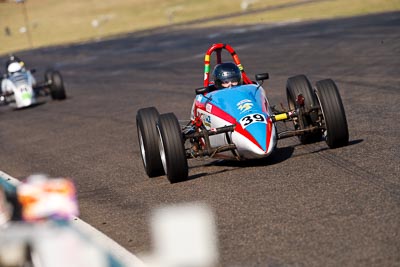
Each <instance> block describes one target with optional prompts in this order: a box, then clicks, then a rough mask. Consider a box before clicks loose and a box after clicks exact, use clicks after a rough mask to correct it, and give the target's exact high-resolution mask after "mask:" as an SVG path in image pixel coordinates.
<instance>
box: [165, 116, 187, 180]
mask: <svg viewBox="0 0 400 267" xmlns="http://www.w3.org/2000/svg"><path fill="white" fill-rule="evenodd" d="M157 127H158V130H159V134H160V144H159V147H160V155H161V161H162V163H163V167H164V171H165V173H166V175H167V178H168V180H169V181H170V182H171V183H177V182H182V181H185V180H187V178H188V172H189V167H188V162H187V158H186V153H185V147H184V141H183V137H182V131H181V128H180V125H179V122H178V119H177V118H176V116H175V114H173V113H166V114H162V115H160V117H159V118H158V124H157Z"/></svg>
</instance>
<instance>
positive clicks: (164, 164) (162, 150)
mask: <svg viewBox="0 0 400 267" xmlns="http://www.w3.org/2000/svg"><path fill="white" fill-rule="evenodd" d="M157 130H158V134H159V135H160V138H159V140H160V141H159V143H158V144H159V149H160V157H161V162H162V165H163V168H164V172H165V173H168V172H167V159H166V156H165V149H164V143H163V141H162V136H161V132H160V128H159V127H158V126H157Z"/></svg>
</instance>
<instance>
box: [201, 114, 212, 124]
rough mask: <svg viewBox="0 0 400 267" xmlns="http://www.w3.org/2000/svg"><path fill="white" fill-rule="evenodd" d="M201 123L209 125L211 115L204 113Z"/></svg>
mask: <svg viewBox="0 0 400 267" xmlns="http://www.w3.org/2000/svg"><path fill="white" fill-rule="evenodd" d="M203 124H204V125H205V126H206V127H211V117H210V116H206V115H204V116H203Z"/></svg>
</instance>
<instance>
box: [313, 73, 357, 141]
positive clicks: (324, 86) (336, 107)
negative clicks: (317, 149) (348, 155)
mask: <svg viewBox="0 0 400 267" xmlns="http://www.w3.org/2000/svg"><path fill="white" fill-rule="evenodd" d="M316 87H317V88H316V94H317V98H318V101H319V104H320V107H321V111H322V116H323V119H324V122H325V128H326V131H325V141H326V144H327V145H328V146H329V148H337V147H342V146H345V145H347V144H348V142H349V130H348V126H347V120H346V114H345V111H344V107H343V103H342V99H341V97H340V94H339V90H338V88H337V86H336V84H335V82H334V81H333V80H331V79H326V80H322V81H318V82H317V83H316Z"/></svg>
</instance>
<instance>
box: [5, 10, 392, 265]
mask: <svg viewBox="0 0 400 267" xmlns="http://www.w3.org/2000/svg"><path fill="white" fill-rule="evenodd" d="M216 42H224V43H229V44H231V45H232V46H233V48H234V49H235V50H236V51H237V53H238V55H239V57H240V59H241V61H242V63H243V65H244V67H245V70H246V72H247V73H248V74H249V75H251V76H253V75H254V74H255V73H259V72H265V71H268V72H269V73H270V80H269V81H268V82H267V83H266V84H265V85H264V88H265V89H266V91H267V93H268V95H269V99H270V102H271V103H273V104H277V105H278V106H279V105H280V103H281V102H282V103H283V104H284V105H286V95H285V84H286V79H287V78H288V77H290V76H293V75H296V74H301V73H303V74H306V75H308V76H309V78H310V79H311V80H312V81H313V82H315V81H317V80H320V79H324V78H332V79H334V80H335V81H336V83H337V85H338V87H339V90H340V93H341V95H342V99H343V103H344V106H345V110H346V115H347V120H348V124H349V132H350V144H349V145H348V146H346V147H343V148H338V149H334V150H330V149H328V147H327V145H326V144H325V143H324V142H319V143H315V144H311V145H301V144H300V143H299V141H298V140H297V138H295V137H293V138H289V139H285V140H282V142H280V143H279V146H278V150H277V152H278V153H277V155H276V156H275V157H274V158H270V159H267V160H260V161H255V162H253V161H252V162H246V163H237V162H220V161H214V160H194V161H191V162H190V170H189V172H190V173H189V175H190V179H189V180H188V181H186V182H182V183H177V184H170V183H169V182H168V180H167V179H166V178H165V177H158V178H152V179H150V178H148V177H147V176H146V175H145V172H144V169H143V165H142V162H141V158H140V151H139V147H138V139H137V133H136V122H135V116H136V112H137V110H138V109H139V108H142V107H147V106H155V107H157V108H158V110H159V111H160V113H164V112H174V113H175V114H176V115H177V116H178V118H180V119H188V118H189V111H190V108H191V105H192V101H193V98H194V96H195V95H194V89H195V88H197V87H200V86H202V78H203V55H204V53H205V51H206V50H207V48H208V47H209V45H211V44H212V43H216ZM19 56H20V57H22V58H23V59H25V61H26V63H27V65H28V67H35V68H36V69H37V70H38V71H37V76H38V77H41V75H42V73H43V71H44V69H45V68H46V67H48V66H54V67H57V68H58V69H59V70H60V71H61V72H62V74H63V76H64V79H65V83H66V88H67V94H68V99H67V100H66V101H63V102H57V101H51V100H48V101H47V102H46V103H45V104H43V105H39V106H36V107H33V108H28V109H24V110H18V111H15V110H12V109H11V108H10V107H1V108H0V129H1V130H0V151H1V153H0V162H1V169H2V170H3V171H4V172H6V173H8V174H10V175H12V176H14V177H17V178H19V179H22V178H24V177H26V176H28V175H29V174H32V173H37V172H41V173H47V174H49V175H51V176H56V177H58V176H69V177H72V178H74V179H75V181H76V184H77V187H78V197H79V202H80V209H81V215H80V217H81V218H82V219H83V220H85V221H86V222H88V223H90V224H92V225H93V226H94V227H96V228H98V229H99V230H101V231H102V232H104V233H105V234H107V235H109V236H110V237H111V238H113V239H114V240H115V241H117V242H119V243H120V244H121V245H123V246H124V247H125V248H127V249H128V250H130V251H132V252H133V253H134V254H136V255H141V254H146V253H149V252H150V251H151V249H152V245H151V235H150V229H149V216H150V214H151V211H152V210H154V208H156V207H159V206H160V205H165V204H174V203H182V202H192V201H202V202H205V203H206V204H208V205H209V206H210V207H211V209H212V211H213V212H214V214H215V220H216V226H217V229H218V240H219V243H218V244H219V255H220V257H219V259H220V266H399V265H400V176H399V172H400V160H399V156H400V150H399V141H400V126H399V125H400V119H399V116H398V105H399V103H400V88H399V87H400V13H388V14H382V15H372V16H366V17H357V18H351V19H340V20H328V21H320V22H311V23H307V22H303V23H296V24H288V25H275V26H271V25H253V26H243V27H235V28H209V29H195V30H189V29H173V28H164V29H160V30H154V31H149V32H142V33H138V34H132V35H127V36H122V37H121V38H117V39H113V40H108V41H101V42H97V43H87V44H81V45H73V46H64V47H56V48H46V49H39V50H35V51H26V52H23V53H20V54H19Z"/></svg>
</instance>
